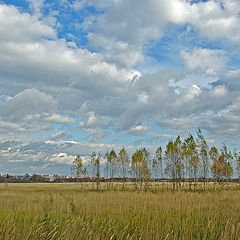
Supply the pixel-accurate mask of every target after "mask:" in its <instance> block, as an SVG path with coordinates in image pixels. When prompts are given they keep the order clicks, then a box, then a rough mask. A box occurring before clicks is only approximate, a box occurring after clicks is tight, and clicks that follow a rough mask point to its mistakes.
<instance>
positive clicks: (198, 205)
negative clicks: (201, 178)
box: [0, 183, 240, 240]
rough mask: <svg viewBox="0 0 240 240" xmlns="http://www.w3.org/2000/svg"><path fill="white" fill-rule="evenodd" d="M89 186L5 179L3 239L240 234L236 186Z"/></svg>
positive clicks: (0, 199)
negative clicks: (170, 188) (158, 189)
mask: <svg viewBox="0 0 240 240" xmlns="http://www.w3.org/2000/svg"><path fill="white" fill-rule="evenodd" d="M118 185H119V184H116V186H115V188H119V189H120V187H121V185H120V186H118ZM91 187H92V184H91V183H88V184H84V188H85V190H81V188H79V189H77V187H76V184H71V183H69V184H8V186H6V185H5V184H1V185H0V206H1V208H0V239H3V240H5V239H17V240H18V239H21V240H22V239H31V240H35V239H49V240H50V239H52V240H54V239H73V240H74V239H94V240H95V239H184V240H185V239H201V240H202V239H214V240H215V239H216V240H217V239H225V240H231V239H235V240H237V239H240V201H239V199H240V191H239V190H237V188H236V186H234V185H232V186H230V188H228V189H229V190H221V191H209V192H206V193H204V192H175V193H173V192H170V191H169V192H168V191H162V192H159V193H151V192H147V193H137V192H132V191H125V192H121V191H109V192H106V191H100V192H96V191H91ZM102 187H103V186H102ZM152 187H154V186H152ZM158 187H159V186H158ZM165 187H166V186H165ZM87 188H88V190H87Z"/></svg>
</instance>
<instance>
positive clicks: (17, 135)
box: [0, 0, 240, 174]
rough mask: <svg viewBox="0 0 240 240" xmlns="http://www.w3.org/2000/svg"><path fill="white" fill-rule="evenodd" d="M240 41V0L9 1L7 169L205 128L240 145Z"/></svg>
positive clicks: (2, 82) (52, 166) (3, 45)
mask: <svg viewBox="0 0 240 240" xmlns="http://www.w3.org/2000/svg"><path fill="white" fill-rule="evenodd" d="M239 52H240V2H239V0H208V1H206V0H205V1H199V0H198V1H196V0H194V1H193V0H192V1H191V0H168V1H166V0H131V1H129V0H104V1H103V0H58V1H52V0H51V1H50V0H6V1H2V0H0V173H2V174H4V173H9V174H24V173H30V174H32V173H40V174H70V167H71V163H72V161H73V159H74V156H76V155H81V156H83V158H84V161H87V159H88V156H89V155H90V154H91V152H92V151H96V152H99V151H101V153H102V154H104V153H105V152H106V151H108V150H111V149H112V148H114V149H116V151H118V150H119V149H120V148H121V147H122V146H125V147H126V149H127V150H128V152H129V154H131V153H132V152H133V151H134V150H135V149H137V148H140V147H142V146H145V147H147V148H148V149H149V151H151V152H153V151H154V149H155V148H156V147H158V146H160V145H162V146H164V145H165V144H166V142H167V141H168V140H169V139H171V138H175V137H176V136H177V135H178V134H180V135H181V136H182V137H183V138H184V137H185V136H187V135H188V133H189V132H192V133H193V134H194V132H195V130H196V129H197V128H201V129H202V131H203V133H204V134H205V136H206V138H207V141H208V143H209V144H210V145H211V144H216V145H217V146H220V145H221V144H222V143H225V144H227V145H228V146H229V147H230V148H231V149H234V148H236V149H237V150H240V149H239V139H240V128H239V126H240V54H239Z"/></svg>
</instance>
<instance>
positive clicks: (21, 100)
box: [0, 89, 57, 120]
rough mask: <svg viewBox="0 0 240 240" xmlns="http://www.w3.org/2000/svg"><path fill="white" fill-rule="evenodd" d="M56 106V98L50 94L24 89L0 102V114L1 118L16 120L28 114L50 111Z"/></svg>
mask: <svg viewBox="0 0 240 240" xmlns="http://www.w3.org/2000/svg"><path fill="white" fill-rule="evenodd" d="M56 108H57V100H56V99H54V98H53V97H52V96H50V95H48V94H46V93H44V92H40V91H39V90H37V89H25V90H24V91H22V92H20V93H18V94H16V95H15V96H13V97H9V98H8V99H7V100H6V101H5V102H3V103H1V104H0V114H1V117H2V118H7V119H11V120H18V119H23V118H24V117H25V116H26V115H28V114H34V113H39V112H40V113H41V112H51V111H54V110H55V109H56Z"/></svg>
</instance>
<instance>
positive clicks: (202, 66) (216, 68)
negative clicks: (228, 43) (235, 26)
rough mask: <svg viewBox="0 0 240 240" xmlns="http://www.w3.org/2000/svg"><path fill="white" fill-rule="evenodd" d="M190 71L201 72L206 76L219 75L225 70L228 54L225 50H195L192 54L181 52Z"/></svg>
mask: <svg viewBox="0 0 240 240" xmlns="http://www.w3.org/2000/svg"><path fill="white" fill-rule="evenodd" d="M181 57H182V59H183V60H184V63H185V65H186V67H187V68H188V69H190V70H191V71H195V70H200V71H202V72H204V73H205V74H206V75H210V76H211V75H217V74H219V72H222V71H223V70H224V69H225V62H226V53H225V52H224V51H223V50H215V49H206V48H194V49H193V50H192V51H191V52H189V51H184V50H183V51H181Z"/></svg>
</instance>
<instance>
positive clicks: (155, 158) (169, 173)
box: [72, 129, 240, 191]
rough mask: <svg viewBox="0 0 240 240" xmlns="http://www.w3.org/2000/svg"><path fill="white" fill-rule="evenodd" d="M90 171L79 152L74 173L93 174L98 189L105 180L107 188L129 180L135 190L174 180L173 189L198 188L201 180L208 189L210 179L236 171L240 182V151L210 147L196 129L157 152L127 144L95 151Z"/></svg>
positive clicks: (225, 177) (80, 175)
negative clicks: (129, 150)
mask: <svg viewBox="0 0 240 240" xmlns="http://www.w3.org/2000/svg"><path fill="white" fill-rule="evenodd" d="M89 164H90V168H89V169H90V170H88V171H87V168H86V166H84V164H83V159H82V157H81V156H80V155H78V156H77V157H76V158H75V159H74V161H73V165H72V172H73V173H74V174H75V176H76V178H77V181H81V179H82V178H83V177H86V176H88V177H91V179H92V181H93V184H94V183H95V185H96V189H97V190H99V188H100V182H101V181H105V182H106V185H107V189H108V190H109V189H113V182H114V181H116V180H117V179H118V180H119V181H121V182H122V189H123V190H124V189H125V187H126V183H127V182H130V181H131V182H133V183H134V186H135V190H138V191H147V190H148V189H149V185H150V183H154V184H155V187H156V188H157V186H158V184H159V182H164V181H168V182H171V183H172V189H173V190H179V189H181V188H182V187H183V186H184V188H185V189H186V186H187V188H188V190H190V191H191V190H194V189H195V186H196V184H197V183H198V182H202V186H203V189H204V190H206V188H207V182H209V181H213V180H214V181H215V182H216V183H219V184H221V183H222V182H225V181H229V180H230V179H231V178H232V177H233V173H234V172H235V173H236V177H237V180H238V181H239V182H240V153H239V152H237V151H236V150H234V151H230V150H229V149H228V148H227V146H226V145H225V144H223V146H222V147H221V148H218V147H217V146H215V145H212V146H209V145H208V143H207V141H206V139H205V137H204V135H203V133H202V131H201V130H200V129H198V130H197V131H196V137H195V138H194V136H193V135H192V134H191V133H189V135H188V136H187V137H186V138H185V139H181V137H180V136H179V135H178V136H177V137H176V139H171V140H169V141H168V143H167V145H166V147H165V149H164V150H163V148H162V147H161V146H159V147H158V148H156V150H155V152H154V154H150V152H149V151H148V150H147V149H146V148H140V149H137V150H136V151H135V152H134V153H133V154H132V155H131V156H129V154H128V153H127V151H126V149H125V148H124V147H123V148H122V149H120V151H119V152H116V151H115V150H114V149H112V150H110V151H108V152H106V153H105V154H104V155H102V154H101V153H96V152H93V153H92V155H91V158H90V161H89Z"/></svg>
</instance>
